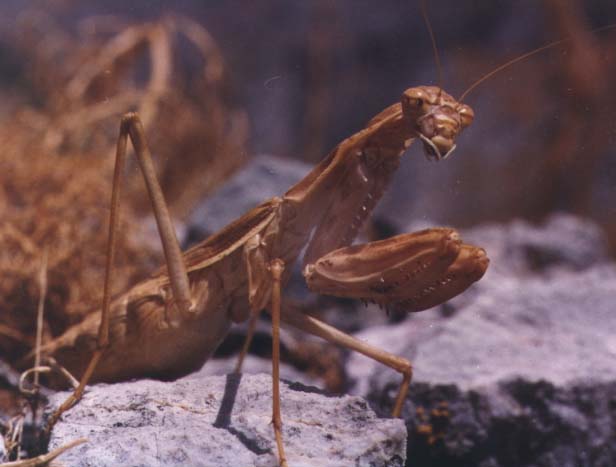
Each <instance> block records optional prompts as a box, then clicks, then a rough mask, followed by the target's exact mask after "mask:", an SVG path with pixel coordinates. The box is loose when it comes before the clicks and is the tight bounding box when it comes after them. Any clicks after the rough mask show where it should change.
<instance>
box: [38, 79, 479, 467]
mask: <svg viewBox="0 0 616 467" xmlns="http://www.w3.org/2000/svg"><path fill="white" fill-rule="evenodd" d="M472 119H473V111H472V110H471V108H470V107H468V106H467V105H465V104H460V103H458V102H457V101H456V100H455V99H454V98H452V97H451V96H450V95H448V94H447V93H445V92H444V91H443V90H442V89H440V88H438V87H430V86H424V87H417V88H410V89H408V90H407V91H405V92H404V93H403V95H402V99H401V102H400V103H397V104H394V105H392V106H390V107H388V108H387V109H385V110H384V111H382V112H381V113H380V114H378V115H377V116H376V117H374V118H373V119H372V120H371V121H370V122H369V123H368V125H367V126H366V128H364V129H363V130H361V131H359V132H358V133H356V134H355V135H353V136H351V137H350V138H348V139H346V140H345V141H343V142H342V143H340V144H339V145H338V146H337V147H336V148H335V149H334V150H333V151H332V152H331V153H330V155H329V156H328V157H327V158H325V159H324V160H323V161H322V162H321V163H320V164H319V165H317V166H316V167H315V168H314V169H313V170H312V172H310V173H309V174H308V175H307V176H306V177H305V178H304V179H303V180H301V181H300V182H299V183H297V184H296V185H295V186H293V187H291V189H289V191H287V192H286V193H285V194H284V195H283V196H282V197H279V198H273V199H270V200H268V201H265V202H264V203H262V204H261V205H260V206H258V207H256V208H254V209H253V210H251V211H250V212H248V213H247V214H245V215H244V216H242V217H241V218H240V219H238V220H237V221H235V222H233V223H232V224H230V225H229V226H228V227H226V228H224V229H223V230H222V231H220V232H219V233H217V234H215V235H213V236H212V237H210V238H208V239H207V240H205V241H204V242H202V243H200V244H198V245H197V246H195V247H193V248H191V249H190V250H188V251H186V252H184V253H182V252H181V251H180V248H179V246H178V243H177V240H176V238H175V233H174V230H173V226H172V223H171V220H170V217H169V214H168V212H167V209H166V206H165V203H164V200H163V196H162V192H161V190H160V187H159V185H158V182H157V181H156V177H155V175H154V171H153V167H152V162H151V158H150V154H149V150H148V147H147V144H146V141H145V138H144V133H143V128H142V126H141V123H140V120H139V117H138V116H137V115H136V114H127V115H126V116H124V118H123V119H122V123H121V129H120V136H119V139H118V145H117V153H116V154H117V155H116V169H115V173H114V185H113V192H112V205H111V218H110V227H109V231H110V237H109V246H108V256H107V258H108V259H107V270H106V279H105V289H104V297H103V307H102V312H101V313H92V314H90V315H89V316H88V318H86V319H85V320H84V321H83V322H81V323H80V324H77V325H75V326H73V327H72V328H70V329H69V330H68V331H66V332H65V333H64V334H63V335H62V336H60V337H59V338H57V339H55V340H54V341H52V342H50V343H48V344H47V345H45V346H44V351H45V352H46V353H47V354H49V355H53V356H54V357H55V358H56V359H57V360H58V362H60V363H61V365H63V366H64V367H66V368H67V369H68V370H69V371H70V372H71V373H73V374H76V375H79V376H80V377H81V381H80V384H79V386H78V387H77V388H76V389H75V391H74V393H73V394H72V395H71V396H70V397H69V398H68V399H67V400H66V402H65V403H64V404H63V405H62V406H61V408H60V409H59V410H58V411H57V412H56V413H54V414H53V416H52V417H51V419H50V420H49V423H48V429H50V428H51V427H52V426H53V424H54V423H55V422H56V421H57V420H58V418H59V417H60V416H61V414H62V413H63V412H64V411H65V410H67V409H69V408H70V407H71V406H72V405H73V404H75V403H76V402H77V401H78V400H79V398H80V397H81V396H82V394H83V391H84V388H85V385H86V384H87V383H88V382H94V381H119V380H122V379H128V378H135V377H146V376H153V377H161V376H164V377H166V378H169V377H173V376H180V375H182V374H186V373H189V372H191V371H193V370H195V369H197V368H199V367H200V366H201V365H202V364H203V363H204V362H205V361H206V360H207V358H208V357H209V356H210V355H211V353H212V352H213V351H214V350H215V349H216V347H217V346H218V344H219V343H220V342H221V340H222V339H223V338H224V336H225V334H226V333H227V331H228V329H229V327H230V326H231V324H232V323H233V322H242V321H245V320H248V319H249V318H250V319H251V320H253V321H254V320H255V319H256V317H257V315H258V313H259V312H260V310H262V309H269V311H270V312H271V314H272V317H273V319H272V322H273V346H274V351H273V381H274V386H273V400H274V409H273V421H274V433H275V436H276V441H277V445H278V453H279V458H280V463H281V464H282V465H286V457H285V454H284V448H283V443H282V434H281V416H280V408H279V393H278V353H277V349H278V345H279V342H278V340H279V339H278V327H279V321H283V322H285V323H287V324H290V325H292V326H294V327H297V328H299V329H300V330H303V331H305V332H308V333H310V334H314V335H317V336H320V337H322V338H324V339H326V340H328V341H330V342H333V343H337V344H340V345H343V346H345V347H348V348H349V349H352V350H356V351H358V352H361V353H363V354H365V355H367V356H369V357H371V358H373V359H375V360H377V361H379V362H381V363H383V364H385V365H387V366H389V367H391V368H393V369H394V370H396V371H398V372H400V373H401V375H402V383H401V386H400V389H399V392H398V396H397V399H396V402H395V406H394V410H393V415H394V416H399V415H400V412H401V409H402V405H403V403H404V400H405V397H406V394H407V391H408V387H409V383H410V380H411V376H412V366H411V363H410V362H409V361H408V360H406V359H404V358H401V357H398V356H395V355H392V354H389V353H387V352H384V351H381V350H379V349H377V348H374V347H372V346H370V345H367V344H365V343H363V342H361V341H359V340H357V339H355V338H353V337H352V336H350V335H347V334H345V333H343V332H341V331H338V330H336V329H335V328H333V327H331V326H329V325H327V324H326V323H323V322H322V321H320V320H318V319H316V318H314V317H311V316H307V315H303V314H301V313H298V312H295V311H292V310H286V309H285V310H283V311H282V312H281V305H280V295H281V288H282V286H283V285H284V283H285V282H286V281H287V280H288V278H289V271H290V266H291V265H292V264H293V263H294V262H295V261H296V260H297V259H298V257H299V255H300V252H301V250H302V248H303V247H304V246H305V245H306V244H307V245H308V247H307V250H306V253H305V256H304V275H305V277H306V279H307V283H308V286H309V287H310V288H311V289H312V290H315V291H317V292H324V293H327V294H330V295H337V296H344V297H354V298H359V299H362V300H367V301H374V302H376V303H379V304H381V305H384V306H389V307H396V308H400V309H404V310H407V311H411V312H412V311H421V310H424V309H427V308H430V307H432V306H434V305H437V304H439V303H442V302H444V301H446V300H448V299H450V298H451V297H453V296H455V295H457V294H459V293H460V292H462V291H463V290H465V289H466V288H467V287H469V286H470V285H471V284H472V283H473V282H475V281H476V280H478V279H479V278H481V276H482V275H483V274H484V272H485V270H486V267H487V265H488V259H487V257H486V255H485V252H484V251H483V250H482V249H481V248H477V247H473V246H470V245H464V244H462V242H461V240H460V238H459V236H458V234H457V233H456V232H455V231H454V230H453V229H446V228H433V229H428V230H424V231H422V232H418V233H412V234H403V235H399V236H396V237H393V238H390V239H388V240H384V241H379V242H373V243H368V244H364V245H354V246H350V245H351V243H352V242H353V240H354V239H355V237H356V235H357V234H358V231H359V230H360V228H361V226H362V224H363V222H364V221H365V220H366V219H367V217H368V216H369V215H370V213H371V211H372V210H373V208H374V206H375V205H376V203H377V202H378V200H379V198H380V197H381V195H382V194H383V192H384V191H385V189H386V187H387V185H388V183H389V182H390V179H391V178H392V175H393V173H394V172H395V170H396V168H397V167H398V165H399V161H400V158H401V156H402V155H403V154H404V152H405V151H406V149H407V148H408V146H409V145H410V143H411V142H412V140H413V139H415V138H420V140H421V141H422V143H423V144H424V150H425V153H426V156H427V157H428V158H432V159H437V160H439V159H444V158H445V157H446V156H447V155H449V154H450V153H451V151H452V150H453V149H454V148H455V143H454V141H455V138H456V137H457V136H458V134H459V133H460V132H461V131H462V130H463V129H464V128H465V127H467V126H468V125H469V124H470V123H471V122H472ZM129 138H130V139H131V141H132V144H133V146H134V148H135V153H136V155H137V158H138V160H139V165H140V167H141V169H142V171H143V174H144V178H145V180H146V185H147V188H148V191H149V193H150V197H151V200H152V205H153V208H154V213H155V216H156V219H157V223H158V226H159V232H160V236H161V240H162V243H163V248H164V251H165V257H166V263H167V267H166V268H162V269H161V270H159V271H158V272H156V273H154V274H153V275H152V276H151V278H149V279H147V280H145V281H143V282H141V283H139V284H137V285H135V286H134V287H133V288H131V289H130V290H129V291H127V292H126V293H125V294H123V295H121V296H120V297H118V298H116V299H114V300H113V301H112V300H111V295H110V292H109V290H110V281H111V269H112V264H113V257H114V250H115V238H116V231H117V228H118V227H117V225H118V209H119V192H120V185H121V183H120V181H121V180H120V179H121V172H122V166H123V164H124V159H125V154H126V146H127V141H128V139H129Z"/></svg>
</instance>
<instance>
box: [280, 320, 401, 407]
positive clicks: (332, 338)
mask: <svg viewBox="0 0 616 467" xmlns="http://www.w3.org/2000/svg"><path fill="white" fill-rule="evenodd" d="M281 319H282V321H284V322H285V323H288V324H290V325H292V326H294V327H296V328H298V329H300V330H302V331H304V332H307V333H309V334H312V335H315V336H318V337H321V338H323V339H325V340H326V341H328V342H331V343H333V344H338V345H342V346H344V347H346V348H348V349H351V350H354V351H356V352H359V353H361V354H363V355H365V356H367V357H369V358H372V359H373V360H376V361H377V362H380V363H382V364H383V365H386V366H388V367H390V368H393V369H394V370H396V371H398V372H399V373H400V374H401V375H402V383H401V384H400V388H399V389H398V395H397V397H396V401H395V403H394V408H393V411H392V416H393V417H399V416H400V414H401V413H402V407H403V405H404V401H405V400H406V396H407V394H408V390H409V385H410V383H411V378H412V377H413V367H412V365H411V362H410V361H409V360H407V359H406V358H403V357H399V356H397V355H393V354H391V353H389V352H385V351H384V350H381V349H379V348H377V347H374V346H372V345H369V344H366V343H365V342H362V341H360V340H359V339H356V338H355V337H353V336H350V335H348V334H346V333H344V332H342V331H340V330H338V329H336V328H335V327H333V326H330V325H329V324H327V323H324V322H323V321H320V320H318V319H316V318H314V317H312V316H309V315H305V314H303V313H299V312H297V311H294V310H291V309H288V308H285V311H284V313H283V314H282V315H281Z"/></svg>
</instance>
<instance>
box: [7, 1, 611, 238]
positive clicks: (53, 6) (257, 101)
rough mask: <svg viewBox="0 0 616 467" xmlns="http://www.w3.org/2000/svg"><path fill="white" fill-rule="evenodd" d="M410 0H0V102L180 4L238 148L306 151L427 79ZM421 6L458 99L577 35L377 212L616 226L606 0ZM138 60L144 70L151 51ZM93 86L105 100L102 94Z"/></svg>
mask: <svg viewBox="0 0 616 467" xmlns="http://www.w3.org/2000/svg"><path fill="white" fill-rule="evenodd" d="M418 3H419V2H413V1H384V2H378V3H375V2H370V1H350V0H349V1H338V2H329V1H325V0H323V1H312V2H301V1H291V2H289V1H268V2H258V3H257V2H239V1H229V2H197V1H189V0H181V1H177V2H173V5H171V4H170V3H169V2H164V1H141V2H139V1H136V2H120V1H113V0H112V1H90V2H80V1H71V0H54V1H45V2H42V1H30V2H22V1H16V0H15V1H5V2H3V3H2V6H1V7H0V8H2V14H1V18H2V20H1V21H2V38H3V40H2V51H1V54H0V60H1V62H0V65H1V66H2V73H1V76H0V79H1V80H2V81H1V88H2V89H1V90H0V91H1V92H2V93H3V94H4V96H5V98H4V99H3V100H2V101H3V103H4V104H3V105H2V107H3V108H2V113H3V114H4V115H8V114H10V111H11V108H12V107H13V108H14V106H15V105H23V104H28V105H32V104H33V103H37V104H40V103H41V102H40V100H41V99H42V98H43V99H44V98H45V97H44V96H43V97H41V95H40V94H41V89H40V87H41V85H43V86H44V85H46V86H48V87H52V86H54V87H55V89H54V90H52V91H50V90H45V91H46V92H57V91H58V90H59V88H60V87H61V86H63V84H65V83H63V82H62V79H64V80H70V77H69V76H68V73H69V72H71V71H74V70H75V68H76V65H75V60H73V62H72V63H71V64H70V65H69V63H68V61H69V60H68V58H67V56H69V55H71V54H73V55H74V54H76V53H77V49H79V48H82V49H85V48H86V46H87V45H88V44H87V42H88V40H92V41H93V40H94V39H93V38H94V37H95V36H98V40H101V36H112V35H113V33H114V32H119V31H121V30H122V28H123V27H127V26H128V25H131V24H139V23H140V22H141V23H142V24H143V22H151V21H157V20H159V19H160V18H161V17H163V16H164V15H169V14H182V15H185V16H187V17H190V18H192V19H193V20H194V21H196V22H197V23H198V24H200V25H202V26H203V27H204V28H205V29H206V30H207V31H209V33H210V34H211V36H212V38H213V39H214V40H215V41H216V42H217V44H218V47H219V48H220V54H221V57H222V60H223V61H224V66H225V75H224V79H223V81H224V82H221V83H218V84H219V86H217V88H216V89H215V90H213V91H212V90H211V89H210V92H218V93H220V94H221V95H222V96H223V97H222V98H223V99H224V100H225V105H226V106H228V108H229V109H233V110H238V109H241V110H243V111H245V113H246V116H247V119H246V122H245V123H246V124H247V127H246V128H245V130H244V131H245V133H244V135H245V136H246V144H245V146H244V148H245V152H246V154H248V155H252V154H261V153H267V154H274V155H277V156H280V157H289V158H296V159H300V160H303V161H305V162H308V163H314V162H316V161H318V160H320V159H321V158H322V157H324V156H325V155H326V154H327V152H328V151H329V150H330V149H331V148H332V147H334V146H335V145H336V144H337V142H339V141H341V140H342V139H344V138H345V137H347V136H349V135H351V134H352V133H353V132H355V131H357V130H358V129H360V128H361V127H362V125H363V124H364V123H365V122H366V121H367V120H369V119H370V117H371V116H372V115H374V114H376V113H377V112H379V111H380V110H381V109H383V108H384V107H386V106H387V105H389V104H391V103H393V102H394V101H396V99H397V98H398V97H399V95H400V94H401V92H402V91H403V90H404V89H405V88H407V87H410V86H413V85H419V84H437V72H436V69H435V65H434V57H433V54H432V49H431V44H430V40H429V36H428V33H427V31H426V27H425V25H424V23H423V20H422V18H421V15H420V9H419V4H418ZM428 3H429V14H430V21H431V23H432V26H433V28H434V30H435V35H436V40H437V43H438V47H439V54H440V58H441V61H442V64H443V83H442V84H443V87H444V88H445V89H446V90H447V91H448V92H450V93H451V94H453V95H454V96H456V95H460V94H461V92H462V91H463V90H464V89H466V88H467V87H468V86H469V85H470V84H472V83H473V82H474V81H475V80H477V79H479V78H481V77H482V76H483V75H484V74H485V73H487V72H489V71H491V70H492V69H493V68H495V67H496V66H497V65H499V64H501V63H503V62H505V61H506V60H508V59H510V58H513V57H516V56H518V55H520V54H522V53H523V52H526V51H528V50H530V49H533V48H536V47H539V46H540V45H543V44H545V43H546V42H549V41H552V40H554V39H558V38H563V37H570V38H571V41H570V42H568V43H567V44H565V45H563V46H562V47H558V48H555V49H552V50H550V51H546V52H544V53H541V54H539V55H537V56H535V57H532V58H530V59H528V60H526V61H524V62H522V63H520V64H517V65H515V66H513V67H511V68H509V69H507V70H505V71H503V72H502V73H500V74H499V75H497V76H496V77H494V78H493V79H491V80H489V81H488V82H486V83H485V84H482V85H481V86H479V88H478V89H476V90H475V91H473V92H472V93H471V94H470V95H469V96H468V98H467V103H468V104H470V105H471V106H473V107H474V108H475V113H476V121H475V124H474V125H473V126H472V128H471V129H469V130H468V131H467V132H466V134H465V135H464V137H463V138H461V140H460V141H459V148H458V150H457V151H456V154H455V157H453V158H452V159H451V161H448V163H447V164H440V165H438V166H435V165H433V164H428V163H427V162H426V161H424V160H423V158H422V157H420V156H418V150H417V148H414V149H413V150H412V151H411V152H410V157H408V158H406V159H407V160H406V161H405V163H404V166H403V169H402V171H403V173H402V174H401V175H400V176H399V177H397V180H396V182H395V183H396V185H395V186H394V188H393V189H392V191H391V196H390V197H389V200H386V201H385V203H383V204H384V206H383V208H384V209H385V211H387V208H388V207H389V208H391V207H392V205H393V204H395V213H396V216H405V217H407V218H410V217H414V218H426V217H428V218H430V219H432V220H434V221H436V222H439V223H447V224H455V225H469V224H474V223H477V222H483V221H488V220H498V221H502V220H505V219H510V218H512V217H517V216H523V217H528V218H530V219H535V220H536V219H540V218H541V217H543V216H545V214H546V213H548V212H550V211H553V210H566V211H572V212H575V213H577V214H581V215H584V216H590V217H592V218H594V219H596V220H598V221H599V222H601V223H602V224H604V225H605V226H606V227H607V228H608V229H609V230H610V231H612V232H616V226H615V225H614V220H613V219H614V209H616V207H614V206H613V205H612V203H610V200H611V199H613V197H614V191H613V190H614V183H612V180H613V179H614V170H615V168H614V165H615V163H616V162H615V158H616V155H615V152H616V150H614V149H613V148H614V139H615V138H616V130H615V127H616V116H615V114H616V112H614V110H613V108H614V99H616V98H615V97H614V95H615V93H614V84H613V80H612V79H610V77H611V76H614V66H615V64H614V56H615V53H614V52H615V51H614V47H615V44H614V43H615V41H616V31H614V30H611V31H610V30H608V31H604V32H599V33H593V32H592V29H593V28H598V27H601V26H605V25H607V24H610V23H611V22H614V21H616V5H615V4H614V2H611V1H609V0H594V1H579V0H560V1H559V0H544V1H539V2H538V1H532V0H531V1H515V2H512V1H491V2H457V1H447V0H435V1H431V2H428ZM37 41H38V42H37ZM62 41H64V42H63V43H61V42H62ZM89 45H92V44H89ZM99 45H100V43H99ZM183 46H184V47H182V44H180V46H179V48H176V49H174V54H175V56H176V58H177V57H178V56H183V59H184V60H185V61H188V64H187V66H188V67H189V69H190V67H193V69H194V67H195V66H197V64H196V63H195V60H194V57H191V51H190V50H188V47H187V45H186V44H183ZM66 47H69V48H73V49H74V50H66ZM54 49H55V50H54ZM57 49H61V50H57ZM92 50H93V49H92V48H91V49H90V52H91V51H92ZM81 53H82V54H83V53H84V51H83V50H82V51H81ZM33 60H34V61H35V62H36V60H38V61H39V62H45V61H46V63H44V66H45V67H46V68H45V70H44V71H43V70H42V66H43V65H42V64H41V63H35V64H36V65H38V66H40V68H39V70H38V73H42V74H44V76H40V75H38V76H37V75H33V74H31V73H30V72H32V71H33V70H32V68H33ZM191 60H192V62H191ZM139 63H140V64H141V66H142V73H143V72H144V71H143V70H144V69H146V68H147V60H146V61H144V60H142V61H141V62H139ZM71 66H72V67H73V68H72V70H71ZM63 67H65V68H66V69H64V70H63V69H62V68H63ZM144 67H145V68H144ZM50 68H53V70H51V69H50ZM146 73H147V72H146ZM50 75H60V76H53V79H52V78H51V76H50ZM184 77H186V73H185V74H184ZM53 80H55V81H53ZM40 81H46V82H47V83H46V84H45V83H43V84H42V83H40ZM173 85H174V83H171V84H170V86H173ZM97 98H98V99H105V98H109V96H105V95H104V92H100V90H99V93H98V95H96V96H94V97H92V99H97ZM37 100H38V102H37ZM204 126H207V122H204ZM202 131H208V130H206V129H204V130H202ZM153 146H154V145H153ZM154 147H156V146H154ZM175 157H177V156H175ZM234 168H235V167H232V168H230V169H229V170H226V171H223V174H222V176H221V178H224V176H226V175H228V174H229V173H230V172H231V171H232V170H231V169H234ZM179 177H180V175H178V178H179ZM214 184H215V183H214ZM394 200H395V201H394ZM188 204H190V203H188ZM180 211H181V210H180ZM184 211H186V208H184ZM612 238H614V235H612Z"/></svg>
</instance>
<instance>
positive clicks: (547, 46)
mask: <svg viewBox="0 0 616 467" xmlns="http://www.w3.org/2000/svg"><path fill="white" fill-rule="evenodd" d="M422 4H423V2H422ZM615 28H616V24H609V25H607V26H603V27H600V28H597V29H593V30H592V31H591V32H592V33H597V32H600V31H605V30H607V29H615ZM572 39H573V38H572V37H565V38H564V39H559V40H557V41H553V42H550V43H548V44H545V45H542V46H541V47H539V48H537V49H535V50H531V51H530V52H526V53H525V54H522V55H520V56H519V57H516V58H514V59H512V60H509V61H508V62H506V63H503V64H502V65H500V66H498V67H496V68H495V69H494V70H492V71H490V72H489V73H488V74H486V75H484V76H482V77H481V78H479V79H478V80H477V81H475V82H474V83H473V84H471V85H470V86H469V87H468V89H467V90H466V91H464V92H463V93H462V95H461V96H460V97H459V98H458V101H459V102H462V101H463V100H464V98H465V97H466V96H468V95H469V93H470V92H471V91H472V90H474V89H475V88H476V87H477V86H479V85H480V84H481V83H483V82H484V81H486V80H488V79H490V78H492V77H493V76H494V75H496V74H497V73H499V72H501V71H503V70H504V69H506V68H509V67H510V66H511V65H513V64H515V63H517V62H520V61H522V60H524V59H526V58H528V57H532V56H533V55H536V54H538V53H540V52H543V51H544V50H548V49H551V48H554V47H556V46H558V45H561V44H566V43H567V42H570V41H571V40H572Z"/></svg>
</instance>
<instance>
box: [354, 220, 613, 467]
mask: <svg viewBox="0 0 616 467" xmlns="http://www.w3.org/2000/svg"><path fill="white" fill-rule="evenodd" d="M463 238H464V239H465V240H468V241H471V240H472V241H473V243H477V244H480V245H482V246H485V247H486V249H487V251H488V254H489V256H490V257H491V265H490V268H489V269H488V272H487V273H486V275H485V277H484V278H483V279H482V280H481V281H480V282H479V283H478V284H477V285H475V286H474V287H473V288H472V289H471V290H469V291H468V292H467V293H466V294H464V295H462V296H460V297H459V298H458V299H456V300H454V301H453V303H452V304H451V305H449V306H448V307H449V313H451V316H450V317H444V316H443V315H442V314H440V313H438V311H437V310H430V311H426V312H425V313H422V314H419V315H416V316H413V318H412V319H408V320H406V321H405V322H403V323H400V324H397V325H396V326H381V327H378V328H371V329H367V330H365V331H362V332H361V333H359V334H358V335H357V336H358V337H360V338H361V339H364V340H366V341H369V342H371V343H373V344H375V345H378V346H379V347H381V348H384V349H386V350H389V351H391V352H394V353H396V354H398V355H403V356H405V357H407V358H410V359H411V360H412V361H413V364H414V368H415V375H414V381H413V384H412V386H411V394H410V397H409V400H408V403H407V406H406V408H405V418H406V421H407V426H408V428H409V433H410V435H409V436H410V438H409V452H408V459H409V461H408V464H407V465H413V466H415V465H429V466H432V465H447V466H467V465H477V466H486V467H487V466H490V467H498V466H554V467H556V466H611V465H616V364H615V362H616V265H615V264H614V263H610V262H608V261H607V259H606V251H607V250H606V248H605V242H604V239H603V237H602V235H601V232H600V231H599V230H598V229H596V227H594V226H593V225H592V224H590V225H589V224H586V223H584V222H583V221H581V220H579V219H575V218H573V217H571V216H564V215H559V216H555V217H552V218H551V219H549V220H548V222H546V223H545V224H544V225H543V226H541V227H533V226H531V225H529V224H527V223H524V222H520V221H517V222H513V223H511V224H509V225H507V226H489V227H485V228H478V229H474V230H472V231H469V232H466V233H464V234H463ZM347 370H348V372H349V376H350V377H351V378H353V379H355V380H356V381H357V384H356V386H355V389H354V392H355V393H356V394H362V395H364V396H369V399H370V400H371V401H372V402H373V403H374V404H375V407H378V408H379V410H382V411H383V412H386V411H388V410H389V407H390V406H391V399H392V397H393V395H394V393H395V390H396V389H397V385H398V384H399V377H398V376H397V375H396V374H394V373H393V372H392V371H389V370H387V369H385V368H383V367H382V366H380V365H377V364H374V363H373V362H371V361H369V360H367V359H365V358H364V357H361V356H358V355H353V356H352V357H351V359H350V362H349V364H348V366H347ZM443 402H446V403H447V405H448V408H447V410H446V412H447V414H445V415H443V407H442V405H439V404H442V403H443ZM416 409H420V411H422V410H423V411H424V416H423V417H420V416H418V414H417V413H416ZM434 410H436V412H434V413H431V411H434ZM426 433H428V434H426ZM430 437H431V439H430Z"/></svg>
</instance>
